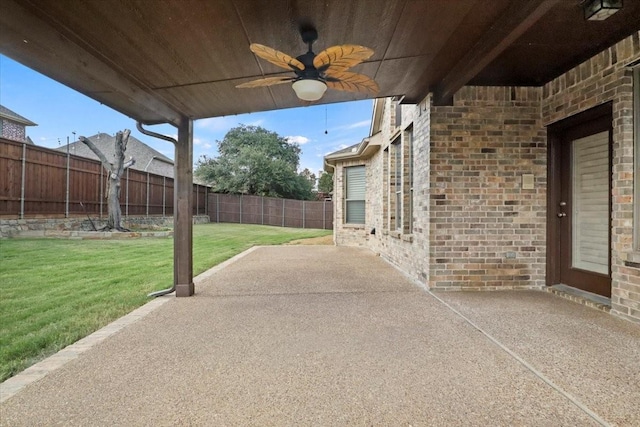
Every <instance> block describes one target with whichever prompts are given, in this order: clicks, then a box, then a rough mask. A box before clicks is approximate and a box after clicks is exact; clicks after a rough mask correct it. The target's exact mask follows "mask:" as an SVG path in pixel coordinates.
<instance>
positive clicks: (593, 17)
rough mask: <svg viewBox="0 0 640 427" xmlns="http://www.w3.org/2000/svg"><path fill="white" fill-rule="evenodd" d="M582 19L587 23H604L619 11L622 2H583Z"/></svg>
mask: <svg viewBox="0 0 640 427" xmlns="http://www.w3.org/2000/svg"><path fill="white" fill-rule="evenodd" d="M582 7H583V8H584V19H587V20H589V21H604V20H605V19H607V18H608V17H610V16H611V15H613V14H614V13H616V12H617V11H619V10H620V9H622V0H585V1H584V2H583V5H582Z"/></svg>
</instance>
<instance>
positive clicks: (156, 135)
mask: <svg viewBox="0 0 640 427" xmlns="http://www.w3.org/2000/svg"><path fill="white" fill-rule="evenodd" d="M136 128H137V129H138V130H139V131H140V132H141V133H143V134H144V135H147V136H151V137H153V138H158V139H163V140H165V141H169V142H171V143H172V144H173V145H176V144H178V141H176V140H175V139H173V138H171V137H170V136H166V135H162V134H160V133H156V132H152V131H150V130H146V129H144V128H143V127H142V123H140V122H136ZM154 158H156V156H153V157H151V160H149V163H148V164H147V166H146V167H145V168H144V170H145V171H146V170H147V167H149V164H151V161H152V160H153V159H154ZM174 215H175V213H174ZM175 290H176V284H175V281H174V283H173V285H171V287H170V288H168V289H162V290H160V291H155V292H151V293H150V294H148V295H147V296H148V297H154V298H155V297H161V296H163V295H167V294H170V293H172V292H175Z"/></svg>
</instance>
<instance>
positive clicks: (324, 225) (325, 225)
mask: <svg viewBox="0 0 640 427" xmlns="http://www.w3.org/2000/svg"><path fill="white" fill-rule="evenodd" d="M326 217H327V201H326V200H324V201H323V202H322V229H323V230H326V229H327V222H326Z"/></svg>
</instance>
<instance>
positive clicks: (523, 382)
mask: <svg viewBox="0 0 640 427" xmlns="http://www.w3.org/2000/svg"><path fill="white" fill-rule="evenodd" d="M196 292H197V294H196V296H195V297H193V298H182V299H176V298H173V297H165V298H166V302H164V303H156V304H155V305H154V306H152V308H153V310H151V309H149V310H148V311H149V313H148V314H146V315H145V316H144V317H141V318H139V319H138V318H136V321H135V322H134V323H132V324H130V325H128V326H126V327H123V328H121V329H119V330H118V328H116V329H114V330H113V331H112V332H111V335H110V336H109V337H108V338H106V339H104V340H103V341H101V342H99V343H98V344H96V345H94V346H93V347H91V348H89V349H88V350H86V351H84V352H83V353H82V354H80V355H79V356H78V357H77V358H75V359H73V360H71V361H69V362H68V363H66V364H64V365H63V366H62V367H60V368H58V369H56V370H54V371H52V372H50V373H48V374H47V375H46V376H44V378H42V379H40V380H39V381H36V382H33V383H32V384H30V385H27V386H26V387H24V388H23V389H22V390H20V391H18V392H17V393H16V394H15V395H13V396H12V397H10V398H7V399H6V400H5V401H4V402H3V403H2V404H1V406H0V424H1V425H3V426H5V425H6V426H14V425H25V426H36V425H47V426H50V425H78V426H87V425H92V426H93V425H126V426H136V425H141V426H142V425H144V426H148V425H154V426H161V425H167V426H169V425H171V426H173V425H203V426H218V425H220V426H228V425H257V426H263V425H278V426H280V425H296V426H300V425H317V426H329V425H337V426H342V425H362V426H364V425H367V426H369V425H382V426H401V425H407V426H408V425H413V426H418V425H429V426H431V425H443V426H445V425H446V426H451V425H510V426H511V425H537V426H550V425H554V426H555V425H571V426H578V425H579V426H587V425H621V426H627V425H628V426H633V425H635V426H637V425H640V327H639V326H638V325H636V324H633V323H630V322H627V321H624V320H621V319H617V318H615V317H613V316H611V315H609V314H606V313H603V312H601V311H598V310H595V309H592V308H589V307H585V306H582V305H580V304H576V303H574V302H571V301H567V300H564V299H561V298H559V297H557V296H555V295H552V294H549V293H545V292H538V291H513V292H506V291H505V292H487V293H479V292H477V293H462V292H448V293H436V294H431V293H429V292H426V291H425V290H423V289H421V288H419V287H418V286H417V285H416V284H414V283H412V282H411V281H409V280H407V279H406V278H405V277H404V276H403V275H402V274H400V273H399V272H398V271H397V270H395V269H394V268H393V267H391V266H390V265H389V264H387V263H386V262H385V261H383V260H382V259H380V258H379V257H377V256H375V255H374V254H373V253H371V252H369V251H367V250H363V249H356V248H342V247H340V248H337V247H332V246H282V247H263V248H256V249H255V250H252V251H250V252H249V253H246V254H244V256H242V257H240V258H239V259H238V260H236V261H235V262H232V263H229V264H228V265H227V266H225V267H224V268H217V269H215V270H213V271H211V272H209V273H206V274H205V275H204V276H201V277H200V278H199V279H198V282H197V287H196Z"/></svg>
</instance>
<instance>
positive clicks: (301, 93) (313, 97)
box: [292, 79, 327, 101]
mask: <svg viewBox="0 0 640 427" xmlns="http://www.w3.org/2000/svg"><path fill="white" fill-rule="evenodd" d="M292 86H293V90H294V91H295V92H296V95H298V98H300V99H302V100H303V101H317V100H318V99H320V98H322V95H324V92H325V91H326V90H327V85H326V84H325V83H324V82H322V81H320V80H312V79H302V80H297V81H295V82H293V85H292Z"/></svg>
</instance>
